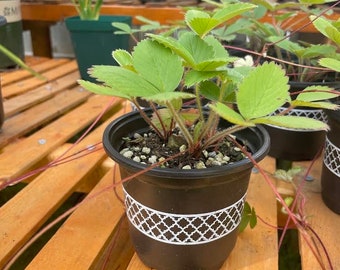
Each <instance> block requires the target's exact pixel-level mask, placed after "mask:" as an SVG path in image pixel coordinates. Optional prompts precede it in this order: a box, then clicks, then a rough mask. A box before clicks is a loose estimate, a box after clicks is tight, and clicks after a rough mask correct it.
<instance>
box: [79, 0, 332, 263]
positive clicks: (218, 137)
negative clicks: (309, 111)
mask: <svg viewBox="0 0 340 270" xmlns="http://www.w3.org/2000/svg"><path fill="white" fill-rule="evenodd" d="M254 7H255V6H254V5H252V4H249V3H234V4H228V5H226V6H223V7H221V8H217V9H216V10H214V11H213V12H206V11H202V10H191V9H189V10H188V11H187V12H186V14H185V24H186V26H187V28H186V29H185V30H183V31H180V32H178V33H177V34H178V35H175V36H174V37H173V36H172V35H169V34H168V32H166V33H164V34H162V33H160V34H148V35H147V37H146V38H145V39H143V40H142V41H140V42H138V43H137V45H136V46H135V47H134V50H133V52H132V53H129V52H127V51H125V50H116V51H114V52H113V57H114V58H115V60H116V61H117V62H118V63H119V66H93V67H92V68H91V69H90V71H89V73H90V75H91V76H92V77H93V78H95V79H96V80H97V82H96V83H94V82H89V81H84V80H81V81H80V82H79V83H80V85H82V86H83V87H84V88H86V89H88V90H90V91H92V92H94V93H98V94H105V95H113V96H117V97H120V98H124V99H127V100H129V101H131V102H132V103H133V104H134V106H135V107H136V108H137V111H136V112H132V113H130V114H127V115H124V116H123V117H121V118H119V119H117V120H115V121H114V122H112V123H111V124H110V125H109V126H108V127H107V129H106V130H105V132H104V136H103V145H104V148H105V150H106V152H107V153H108V155H109V156H110V157H111V158H112V159H113V160H115V161H116V162H117V163H118V164H119V168H120V172H121V175H122V177H123V179H125V181H124V183H123V188H124V193H125V205H126V212H127V216H128V219H129V226H130V232H131V236H132V241H133V243H134V246H135V250H136V252H137V254H138V256H139V257H140V258H141V260H142V261H143V262H144V263H145V264H146V265H148V266H149V267H152V268H156V269H219V268H220V267H221V265H222V264H223V262H224V261H225V259H226V258H227V257H228V255H229V253H230V252H231V250H232V248H233V247H234V245H235V241H236V237H237V233H238V227H239V224H240V222H241V216H242V211H243V208H244V200H245V196H246V191H247V187H248V181H249V176H250V173H251V169H252V167H253V163H252V161H254V160H257V161H259V160H261V159H262V158H263V157H264V156H265V155H266V153H267V152H268V150H269V138H268V134H267V132H266V131H265V129H264V128H263V127H262V126H261V125H262V124H275V125H277V126H285V127H290V128H304V129H309V130H311V129H313V130H325V129H327V124H325V123H323V122H321V121H318V120H315V119H310V118H306V117H297V116H284V115H272V113H273V112H275V111H276V110H277V109H278V108H279V107H280V106H282V105H283V104H285V103H287V102H288V103H290V105H291V107H292V108H293V107H295V105H296V104H298V102H304V103H305V105H306V106H308V105H310V106H313V104H314V100H317V99H318V98H319V95H316V94H315V93H310V92H308V93H302V94H300V95H299V96H298V97H297V99H296V100H292V99H291V98H290V95H289V91H288V90H289V85H288V77H287V76H285V71H284V70H283V69H282V67H281V66H279V65H278V64H276V63H274V62H271V63H268V62H266V63H263V64H262V65H258V66H256V67H254V66H253V67H249V66H246V67H245V66H239V67H233V65H232V64H233V62H234V61H236V60H237V58H235V57H231V56H229V54H228V51H226V50H225V49H224V47H223V46H222V45H221V43H220V42H219V41H218V40H217V39H216V38H215V37H214V36H213V35H211V34H210V33H211V31H212V30H214V29H216V28H218V27H219V26H221V25H223V24H224V23H225V22H226V21H228V20H229V19H232V18H233V17H235V16H237V15H239V14H242V13H243V12H246V11H249V10H251V9H253V8H254ZM268 74H271V76H268ZM182 84H185V85H186V86H187V88H193V89H194V93H191V92H186V91H178V89H181V88H182V87H180V86H181V85H182ZM334 96H335V94H333V93H331V92H330V91H328V90H324V91H323V98H330V97H334ZM202 97H204V98H205V99H206V100H209V102H208V104H207V105H205V106H203V105H202V103H201V100H202V99H201V98H202ZM187 98H194V99H195V100H196V103H195V105H194V106H192V107H190V106H189V107H187V106H185V104H184V102H183V100H185V99H187ZM140 99H144V100H146V101H148V102H149V103H150V108H149V109H147V110H144V109H143V108H141V106H140V104H139V100H140ZM232 105H235V106H232ZM323 107H326V108H329V109H336V108H337V106H335V105H333V104H329V103H327V102H325V103H323ZM232 108H237V110H234V109H232Z"/></svg>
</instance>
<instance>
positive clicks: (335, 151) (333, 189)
mask: <svg viewBox="0 0 340 270" xmlns="http://www.w3.org/2000/svg"><path fill="white" fill-rule="evenodd" d="M327 116H328V124H329V126H330V131H329V132H328V133H327V136H326V144H325V153H324V158H323V166H322V174H321V195H322V199H323V201H324V203H325V204H326V205H327V207H328V208H330V209H331V210H332V211H334V212H335V213H337V214H340V137H339V134H340V111H327Z"/></svg>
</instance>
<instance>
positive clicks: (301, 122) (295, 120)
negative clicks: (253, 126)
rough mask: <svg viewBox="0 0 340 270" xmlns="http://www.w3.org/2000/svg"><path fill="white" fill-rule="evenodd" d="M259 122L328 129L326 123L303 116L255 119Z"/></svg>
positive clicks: (287, 126) (292, 127)
mask: <svg viewBox="0 0 340 270" xmlns="http://www.w3.org/2000/svg"><path fill="white" fill-rule="evenodd" d="M254 123H257V124H267V125H274V126H278V127H285V128H291V129H296V130H328V129H329V127H328V125H327V124H326V123H324V122H321V121H318V120H315V119H312V118H308V117H303V116H290V115H287V116H282V115H275V116H268V117H264V118H257V119H255V120H254Z"/></svg>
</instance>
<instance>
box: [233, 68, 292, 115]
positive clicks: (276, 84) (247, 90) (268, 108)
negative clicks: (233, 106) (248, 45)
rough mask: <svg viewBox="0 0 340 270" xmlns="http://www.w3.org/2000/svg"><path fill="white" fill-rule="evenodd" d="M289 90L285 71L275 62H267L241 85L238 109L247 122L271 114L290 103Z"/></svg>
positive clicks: (237, 94) (237, 98)
mask: <svg viewBox="0 0 340 270" xmlns="http://www.w3.org/2000/svg"><path fill="white" fill-rule="evenodd" d="M269 74H270V75H269ZM288 89H289V86H288V77H287V76H285V72H284V70H283V69H282V68H281V67H280V66H279V65H277V64H275V63H274V62H271V63H267V62H266V63H264V64H263V65H260V66H257V67H256V68H255V69H253V70H252V71H251V72H249V75H248V76H247V77H245V78H244V80H243V81H242V82H241V84H240V85H239V89H238V91H237V92H236V100H237V105H238V109H239V111H240V113H241V115H242V116H243V117H244V118H245V119H246V120H250V119H255V118H258V117H263V116H265V115H268V114H271V113H272V112H274V111H276V110H277V109H278V108H279V107H281V106H282V105H283V104H284V103H286V102H287V101H290V96H289V92H288Z"/></svg>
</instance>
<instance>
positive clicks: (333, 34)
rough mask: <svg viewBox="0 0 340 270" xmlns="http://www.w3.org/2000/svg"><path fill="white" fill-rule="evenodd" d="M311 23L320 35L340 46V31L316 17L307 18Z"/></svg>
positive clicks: (321, 18) (328, 22)
mask: <svg viewBox="0 0 340 270" xmlns="http://www.w3.org/2000/svg"><path fill="white" fill-rule="evenodd" d="M309 18H310V20H311V21H313V25H314V26H315V28H316V29H318V31H319V32H320V33H322V34H323V35H324V36H326V37H327V38H329V39H330V40H332V41H334V42H335V43H336V44H338V45H339V44H340V31H339V29H337V28H336V27H335V26H334V25H332V23H331V22H330V21H328V20H326V19H325V18H323V17H316V16H314V15H312V16H310V17H309Z"/></svg>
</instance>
